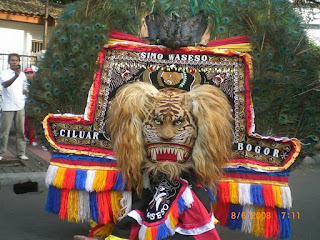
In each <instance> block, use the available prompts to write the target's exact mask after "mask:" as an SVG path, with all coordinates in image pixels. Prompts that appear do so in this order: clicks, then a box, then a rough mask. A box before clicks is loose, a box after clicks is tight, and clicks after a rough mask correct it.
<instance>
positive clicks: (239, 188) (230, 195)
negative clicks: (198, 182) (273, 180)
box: [217, 182, 292, 209]
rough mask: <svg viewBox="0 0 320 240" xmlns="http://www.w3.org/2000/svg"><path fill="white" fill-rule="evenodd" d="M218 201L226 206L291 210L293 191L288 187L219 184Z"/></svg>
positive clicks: (232, 183)
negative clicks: (238, 205) (235, 205)
mask: <svg viewBox="0 0 320 240" xmlns="http://www.w3.org/2000/svg"><path fill="white" fill-rule="evenodd" d="M217 188H218V192H217V193H218V196H217V197H218V201H219V202H221V203H225V204H229V203H232V204H240V205H253V206H265V207H278V208H285V209H290V208H291V207H292V198H291V191H290V188H289V187H288V186H278V185H270V184H250V183H236V182H219V183H218V185H217Z"/></svg>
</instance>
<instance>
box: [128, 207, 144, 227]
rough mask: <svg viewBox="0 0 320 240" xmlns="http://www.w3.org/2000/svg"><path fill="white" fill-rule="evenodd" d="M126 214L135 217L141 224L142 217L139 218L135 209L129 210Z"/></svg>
mask: <svg viewBox="0 0 320 240" xmlns="http://www.w3.org/2000/svg"><path fill="white" fill-rule="evenodd" d="M128 216H129V217H131V218H133V219H135V220H136V221H137V222H138V223H139V224H140V225H143V223H142V218H141V216H140V214H139V213H137V211H135V210H133V211H131V212H129V213H128Z"/></svg>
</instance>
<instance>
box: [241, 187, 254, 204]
mask: <svg viewBox="0 0 320 240" xmlns="http://www.w3.org/2000/svg"><path fill="white" fill-rule="evenodd" d="M250 187H251V184H249V183H238V192H239V203H240V204H241V205H252V201H251V195H250Z"/></svg>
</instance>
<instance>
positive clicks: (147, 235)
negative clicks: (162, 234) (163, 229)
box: [144, 227, 152, 240]
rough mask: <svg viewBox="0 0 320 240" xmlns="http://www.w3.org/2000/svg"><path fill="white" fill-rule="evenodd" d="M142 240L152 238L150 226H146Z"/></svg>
mask: <svg viewBox="0 0 320 240" xmlns="http://www.w3.org/2000/svg"><path fill="white" fill-rule="evenodd" d="M144 240H152V233H151V227H148V228H147V230H146V233H145V235H144Z"/></svg>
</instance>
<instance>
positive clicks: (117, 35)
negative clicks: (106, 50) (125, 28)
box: [109, 30, 146, 43]
mask: <svg viewBox="0 0 320 240" xmlns="http://www.w3.org/2000/svg"><path fill="white" fill-rule="evenodd" d="M109 38H114V39H119V40H126V41H132V42H140V43H146V42H145V41H144V40H143V39H141V38H139V37H137V36H134V35H131V34H128V33H123V32H118V31H115V30H111V31H110V34H109Z"/></svg>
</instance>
